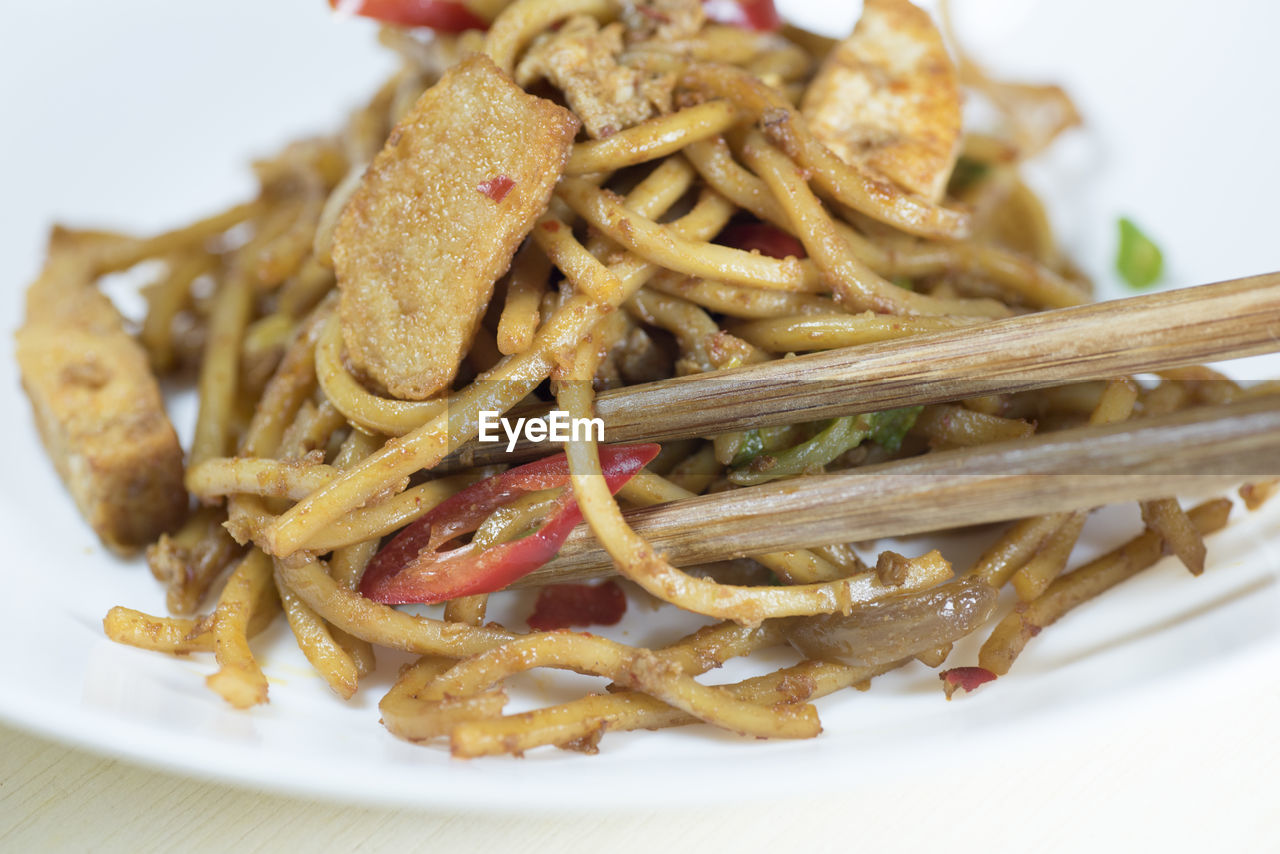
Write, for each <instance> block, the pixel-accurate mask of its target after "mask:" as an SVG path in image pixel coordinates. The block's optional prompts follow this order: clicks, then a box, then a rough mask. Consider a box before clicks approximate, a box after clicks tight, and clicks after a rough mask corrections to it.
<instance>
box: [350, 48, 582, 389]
mask: <svg viewBox="0 0 1280 854" xmlns="http://www.w3.org/2000/svg"><path fill="white" fill-rule="evenodd" d="M578 126H579V124H578V120H577V118H575V117H574V115H573V114H572V113H570V112H569V111H568V110H566V109H564V108H563V107H560V106H558V105H556V104H554V103H552V102H551V101H548V100H546V99H544V98H538V97H536V96H533V95H529V94H527V93H525V92H524V91H523V90H522V89H520V87H518V86H516V85H515V84H514V83H513V82H511V79H510V78H508V77H507V76H506V75H505V74H504V73H503V72H502V71H500V70H499V69H498V67H497V66H496V65H494V64H493V62H492V61H491V60H490V59H489V58H488V57H486V56H483V55H477V56H474V57H471V58H470V59H467V60H466V61H464V62H462V63H460V64H459V65H457V66H455V67H454V68H453V69H451V70H449V71H448V72H446V73H445V75H444V76H443V77H442V78H441V79H440V81H439V82H438V83H437V84H436V85H435V86H433V87H431V88H430V89H428V90H427V91H426V92H425V93H424V94H423V96H422V97H421V98H420V99H419V100H418V102H417V104H415V105H414V107H413V108H412V109H411V110H410V111H409V113H408V114H407V115H406V116H405V117H404V119H403V120H402V121H401V122H400V124H399V125H397V126H396V128H395V129H394V130H393V131H392V132H391V135H390V136H389V137H388V139H387V143H386V145H385V146H384V147H383V149H382V151H381V152H380V153H379V154H378V155H377V156H376V157H375V158H374V160H373V163H372V165H370V167H369V170H368V171H367V172H366V173H365V176H364V179H363V180H362V182H361V184H360V187H359V188H358V189H357V190H356V192H355V194H354V195H353V196H352V197H351V201H350V202H349V203H348V204H347V207H346V209H345V210H344V211H343V213H342V217H341V219H340V221H339V223H338V226H337V230H336V231H335V233H334V245H333V260H334V268H335V270H336V272H337V277H338V287H339V290H340V292H341V299H340V304H339V314H340V317H341V321H342V334H343V341H344V342H345V344H346V348H347V354H348V357H349V358H350V360H351V363H352V365H353V367H354V368H355V369H356V370H357V371H358V372H360V373H362V374H363V375H364V376H366V377H367V378H369V379H371V380H373V381H374V382H376V383H377V384H378V385H380V386H381V387H383V388H385V389H386V390H387V391H388V392H389V393H390V394H392V395H394V396H396V397H399V398H405V399H410V400H423V399H425V398H428V397H430V396H431V395H433V394H435V393H436V392H439V391H441V390H442V389H445V388H447V387H448V385H449V383H450V382H452V380H453V377H454V375H455V374H456V373H457V370H458V366H459V364H460V363H461V361H462V357H463V356H464V355H465V354H466V351H467V348H468V346H469V345H470V343H471V339H472V336H473V335H474V333H475V330H476V327H477V325H478V324H479V322H480V318H481V315H483V313H484V310H485V306H487V305H488V302H489V298H490V296H491V295H492V293H493V284H494V282H495V281H496V280H497V278H498V277H499V276H501V275H502V273H503V272H504V271H505V270H506V269H507V267H508V266H509V265H510V263H511V257H512V255H513V254H514V253H515V250H516V248H517V247H518V246H519V245H520V242H521V241H522V240H523V239H524V238H525V236H526V235H527V234H528V233H529V231H530V229H531V228H532V227H533V224H534V222H536V221H537V219H538V217H539V216H541V215H542V213H543V212H544V211H545V210H546V207H547V203H548V202H549V200H550V198H551V191H552V189H553V188H554V187H555V183H556V180H557V179H558V178H559V177H560V173H561V172H562V171H563V170H564V165H565V162H566V161H567V159H568V157H569V149H570V148H571V147H572V145H573V138H574V135H575V134H576V133H577V131H578Z"/></svg>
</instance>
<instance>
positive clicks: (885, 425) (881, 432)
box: [871, 406, 924, 451]
mask: <svg viewBox="0 0 1280 854" xmlns="http://www.w3.org/2000/svg"><path fill="white" fill-rule="evenodd" d="M923 411H924V407H923V406H904V407H902V408H901V409H886V410H885V411H884V412H877V413H875V414H874V415H872V419H871V441H873V442H875V443H876V444H877V445H879V446H880V447H882V448H884V449H885V450H886V451H896V450H898V449H899V448H901V447H902V440H903V439H904V438H905V437H906V435H907V431H908V430H910V429H911V428H912V426H913V425H914V424H915V423H916V419H917V418H919V417H920V413H921V412H923Z"/></svg>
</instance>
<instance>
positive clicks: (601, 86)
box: [516, 15, 675, 139]
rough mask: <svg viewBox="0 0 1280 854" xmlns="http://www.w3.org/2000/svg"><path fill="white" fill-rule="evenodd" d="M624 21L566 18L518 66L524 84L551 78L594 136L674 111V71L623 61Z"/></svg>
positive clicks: (588, 131) (582, 16)
mask: <svg viewBox="0 0 1280 854" xmlns="http://www.w3.org/2000/svg"><path fill="white" fill-rule="evenodd" d="M622 36H623V26H622V24H620V23H613V24H608V25H607V26H605V27H603V28H602V27H601V26H600V25H599V24H598V23H597V22H596V19H595V18H592V17H591V16H590V15H578V16H576V17H573V18H570V19H569V20H568V21H565V23H564V26H562V27H561V28H560V29H559V30H557V31H556V32H554V33H548V34H547V35H546V36H544V37H543V38H541V39H539V40H538V41H537V42H535V43H534V45H533V46H532V47H531V48H529V50H528V52H527V53H525V56H524V59H522V60H521V61H520V65H519V67H517V68H516V81H517V82H519V83H520V84H521V85H524V86H528V85H529V84H531V83H533V82H535V81H537V80H539V79H546V80H549V81H550V82H551V83H552V84H553V85H554V86H556V88H558V89H560V90H561V91H562V92H564V97H565V100H566V101H568V102H569V106H570V107H572V108H573V111H574V113H575V114H577V115H578V116H579V117H580V118H581V119H582V124H583V126H584V127H586V129H587V133H588V134H589V135H590V136H591V137H592V138H594V139H603V138H606V137H609V136H612V135H613V134H614V133H616V132H618V131H620V130H626V129H627V128H629V127H631V126H632V125H636V124H639V123H640V122H642V121H644V120H645V119H647V118H649V117H650V116H652V115H654V113H655V112H658V113H662V112H670V111H671V99H672V95H671V90H672V89H673V88H674V86H675V75H674V74H652V73H650V72H647V71H643V70H640V69H636V68H628V67H626V66H624V65H621V64H620V63H619V62H618V57H619V55H621V53H622Z"/></svg>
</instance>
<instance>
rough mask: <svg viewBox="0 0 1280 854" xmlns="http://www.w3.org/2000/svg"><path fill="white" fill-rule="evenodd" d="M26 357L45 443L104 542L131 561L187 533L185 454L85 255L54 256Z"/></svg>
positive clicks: (26, 377)
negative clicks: (163, 537) (165, 536)
mask: <svg viewBox="0 0 1280 854" xmlns="http://www.w3.org/2000/svg"><path fill="white" fill-rule="evenodd" d="M17 351H18V352H17V354H18V368H19V370H20V371H21V375H22V385H23V388H24V389H25V390H26V392H27V396H28V398H30V400H31V408H32V410H33V412H34V414H35V421H36V426H37V428H38V429H39V431H40V438H41V439H42V440H43V441H44V446H45V449H46V450H47V451H48V453H49V457H50V458H51V459H52V460H53V464H54V466H55V467H56V468H57V470H58V474H59V475H61V477H62V480H63V482H64V483H66V485H67V489H68V490H70V492H71V495H72V497H73V498H74V499H75V502H76V505H77V506H78V507H79V508H80V512H81V514H83V516H84V518H85V520H86V521H88V523H89V524H90V526H92V528H93V530H94V531H95V532H96V533H97V534H98V536H99V537H100V538H101V539H102V542H103V543H105V544H106V545H107V546H109V547H110V548H112V549H113V550H115V551H118V552H121V553H126V554H127V553H129V552H132V551H134V550H136V549H138V548H140V547H141V546H144V545H147V544H148V543H151V542H153V541H154V540H155V539H156V537H158V536H160V534H162V533H164V532H166V531H172V530H173V529H175V528H176V527H178V525H180V524H181V523H182V520H183V519H184V518H185V517H186V515H187V492H186V490H185V489H184V488H183V485H182V448H181V446H180V445H179V444H178V437H177V434H176V433H175V432H174V429H173V424H172V423H170V421H169V417H168V415H167V414H166V413H165V410H164V401H163V399H162V398H161V396H160V388H159V386H158V385H157V384H156V380H155V377H154V376H153V375H152V373H151V369H150V367H149V366H148V364H147V356H146V353H144V352H143V349H142V347H141V346H139V345H138V343H137V342H136V341H135V340H134V339H133V337H132V336H130V335H129V333H128V332H127V331H126V330H125V327H124V320H123V319H122V318H121V316H120V314H119V312H117V311H116V309H115V306H113V305H112V304H111V300H110V299H108V298H107V297H106V296H105V295H103V294H102V293H100V292H99V291H98V290H97V289H96V288H94V287H93V282H92V267H91V263H90V262H89V261H88V260H87V259H86V258H85V257H84V256H83V255H79V256H77V255H76V254H74V253H65V252H59V251H58V250H57V248H56V247H55V248H54V249H52V250H51V253H50V260H49V262H48V265H47V266H46V268H45V270H44V272H43V273H42V274H41V276H40V278H39V279H37V280H36V282H35V283H34V284H33V285H32V286H31V288H30V290H29V291H28V292H27V317H26V321H25V323H24V325H23V326H22V328H21V329H19V330H18V334H17Z"/></svg>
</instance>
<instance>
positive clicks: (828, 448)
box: [729, 415, 872, 486]
mask: <svg viewBox="0 0 1280 854" xmlns="http://www.w3.org/2000/svg"><path fill="white" fill-rule="evenodd" d="M871 432H872V416H871V415H846V416H845V417H843V418H835V419H832V420H831V421H830V422H828V423H827V426H826V427H824V428H823V429H822V431H821V432H820V433H818V435H816V436H814V437H813V438H812V439H809V440H808V441H806V442H801V443H800V444H798V445H793V446H792V447H790V448H787V449H786V450H785V451H779V452H778V453H776V454H762V455H760V456H758V457H756V459H755V460H753V461H752V463H749V464H747V465H746V466H744V467H742V468H736V469H734V470H733V471H730V472H729V480H730V481H732V482H733V483H736V484H738V485H739V486H752V485H755V484H757V483H766V482H768V481H771V480H776V479H777V478H780V477H790V476H791V475H797V474H804V473H805V472H806V471H809V470H811V469H814V468H819V467H821V466H825V465H826V464H827V463H830V462H831V461H832V460H834V459H835V458H836V457H838V456H840V455H841V454H843V453H844V452H845V451H847V450H849V449H850V448H854V447H857V446H858V445H859V444H861V442H862V440H863V439H866V438H867V437H869V436H870V435H871Z"/></svg>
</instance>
